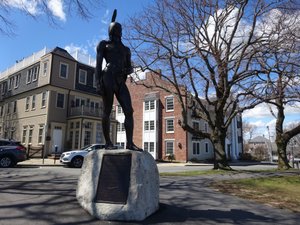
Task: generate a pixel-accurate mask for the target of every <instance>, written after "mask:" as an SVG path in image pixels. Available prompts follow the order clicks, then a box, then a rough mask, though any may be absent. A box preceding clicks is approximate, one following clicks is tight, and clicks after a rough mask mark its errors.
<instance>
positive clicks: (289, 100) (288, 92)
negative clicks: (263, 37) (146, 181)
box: [259, 9, 300, 169]
mask: <svg viewBox="0 0 300 225" xmlns="http://www.w3.org/2000/svg"><path fill="white" fill-rule="evenodd" d="M272 15H273V20H272V24H269V26H268V32H269V34H270V37H269V39H270V41H269V42H268V44H267V45H264V46H261V48H262V49H264V51H262V55H263V57H260V58H259V60H260V61H259V63H260V65H261V66H262V67H263V68H265V70H266V71H268V73H267V74H266V77H260V78H261V80H262V84H263V85H264V86H265V96H267V99H268V100H266V102H267V103H268V104H269V105H270V107H269V108H270V111H271V113H272V115H273V116H274V117H275V118H276V125H275V128H276V138H275V142H276V145H277V152H278V168H279V169H288V168H290V165H289V163H288V158H287V154H286V153H287V152H286V149H287V145H288V143H289V141H290V140H291V138H293V137H294V136H295V135H297V134H299V133H300V124H298V125H295V126H293V127H290V128H289V129H284V122H285V114H286V113H285V110H286V108H287V107H294V108H295V110H299V103H300V75H299V74H300V66H299V60H300V51H299V50H300V42H299V41H300V39H299V37H300V36H299V35H300V30H299V29H300V27H299V25H300V14H299V11H298V10H288V9H285V10H284V11H283V10H273V12H272ZM265 96H264V97H265ZM272 106H273V107H272Z"/></svg>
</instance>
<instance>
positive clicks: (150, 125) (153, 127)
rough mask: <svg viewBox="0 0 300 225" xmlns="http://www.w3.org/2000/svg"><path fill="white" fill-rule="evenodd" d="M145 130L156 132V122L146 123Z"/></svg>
mask: <svg viewBox="0 0 300 225" xmlns="http://www.w3.org/2000/svg"><path fill="white" fill-rule="evenodd" d="M144 130H147V131H149V130H155V123H154V120H150V121H144Z"/></svg>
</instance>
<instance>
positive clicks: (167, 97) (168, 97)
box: [165, 95, 175, 112]
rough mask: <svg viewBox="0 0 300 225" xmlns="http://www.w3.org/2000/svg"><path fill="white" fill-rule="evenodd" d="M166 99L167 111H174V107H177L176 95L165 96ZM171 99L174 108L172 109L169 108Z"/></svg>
mask: <svg viewBox="0 0 300 225" xmlns="http://www.w3.org/2000/svg"><path fill="white" fill-rule="evenodd" d="M165 98H166V99H165V100H166V112H173V111H174V108H175V106H174V96H173V95H170V96H166V97H165ZM169 100H172V108H171V109H169V107H168V101H169Z"/></svg>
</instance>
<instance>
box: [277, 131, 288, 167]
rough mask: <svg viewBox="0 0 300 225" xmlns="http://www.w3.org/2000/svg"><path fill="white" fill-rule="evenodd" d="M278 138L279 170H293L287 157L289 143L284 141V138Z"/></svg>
mask: <svg viewBox="0 0 300 225" xmlns="http://www.w3.org/2000/svg"><path fill="white" fill-rule="evenodd" d="M278 136H279V137H278ZM278 136H277V137H276V145H277V152H278V169H281V170H282V169H285V170H286V169H289V168H291V166H290V165H289V161H288V159H287V156H286V147H287V142H286V141H285V140H284V138H283V137H282V136H281V135H278Z"/></svg>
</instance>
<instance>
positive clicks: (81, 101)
mask: <svg viewBox="0 0 300 225" xmlns="http://www.w3.org/2000/svg"><path fill="white" fill-rule="evenodd" d="M85 100H86V99H84V98H79V97H76V98H75V107H79V106H85Z"/></svg>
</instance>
